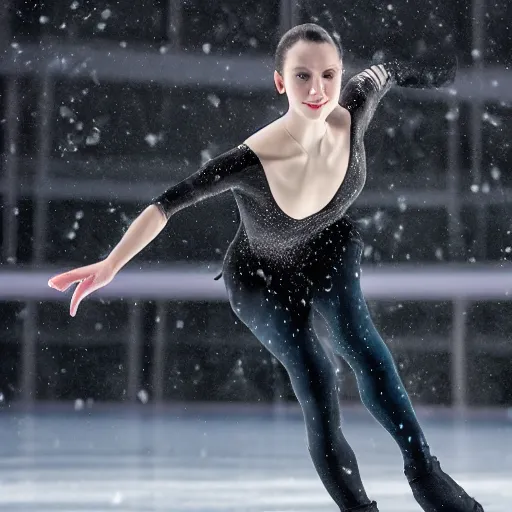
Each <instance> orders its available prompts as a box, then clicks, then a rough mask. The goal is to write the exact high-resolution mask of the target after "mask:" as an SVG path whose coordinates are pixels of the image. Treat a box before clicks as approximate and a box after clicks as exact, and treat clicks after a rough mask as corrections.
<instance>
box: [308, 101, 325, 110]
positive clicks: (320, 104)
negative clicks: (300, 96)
mask: <svg viewBox="0 0 512 512" xmlns="http://www.w3.org/2000/svg"><path fill="white" fill-rule="evenodd" d="M326 103H327V101H324V102H323V103H304V105H307V106H308V107H309V108H312V109H313V110H318V109H319V108H322V107H323V106H324V105H325V104H326Z"/></svg>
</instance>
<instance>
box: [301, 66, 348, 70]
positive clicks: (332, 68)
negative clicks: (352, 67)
mask: <svg viewBox="0 0 512 512" xmlns="http://www.w3.org/2000/svg"><path fill="white" fill-rule="evenodd" d="M299 69H308V68H307V67H306V66H297V67H295V68H293V70H292V71H297V70H299ZM338 69H339V67H338V66H332V67H330V68H327V69H326V70H325V71H337V70H338ZM308 71H309V70H308Z"/></svg>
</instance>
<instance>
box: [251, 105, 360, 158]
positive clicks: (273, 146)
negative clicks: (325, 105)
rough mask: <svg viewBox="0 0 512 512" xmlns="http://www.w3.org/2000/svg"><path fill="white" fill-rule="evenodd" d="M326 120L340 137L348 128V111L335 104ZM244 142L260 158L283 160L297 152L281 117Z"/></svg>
mask: <svg viewBox="0 0 512 512" xmlns="http://www.w3.org/2000/svg"><path fill="white" fill-rule="evenodd" d="M326 122H327V124H328V126H329V128H330V130H331V132H332V134H333V135H334V139H337V138H338V137H340V138H341V139H342V138H343V136H344V135H345V134H347V133H348V132H349V129H350V123H351V116H350V112H349V111H348V110H347V109H346V108H344V107H342V106H341V105H337V106H336V107H335V108H334V109H333V111H332V112H331V113H330V114H329V115H328V116H327V119H326ZM244 144H245V145H246V146H248V147H249V148H250V149H252V151H254V153H256V154H257V155H258V156H259V158H260V159H261V160H283V159H287V158H293V157H296V156H297V154H298V151H297V145H296V144H295V143H294V142H293V140H292V139H291V138H290V136H289V135H288V134H287V133H286V130H285V129H284V128H283V118H282V117H280V118H278V119H276V120H275V121H273V122H271V123H270V124H268V125H266V126H264V127H263V128H261V129H260V130H258V131H257V132H255V133H253V134H252V135H250V136H249V137H248V138H247V139H246V140H245V141H244ZM299 153H300V152H299Z"/></svg>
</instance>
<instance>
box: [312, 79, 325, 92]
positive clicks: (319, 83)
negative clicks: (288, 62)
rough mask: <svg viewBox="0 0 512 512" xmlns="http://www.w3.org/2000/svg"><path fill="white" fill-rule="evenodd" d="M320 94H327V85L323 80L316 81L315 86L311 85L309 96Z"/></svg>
mask: <svg viewBox="0 0 512 512" xmlns="http://www.w3.org/2000/svg"><path fill="white" fill-rule="evenodd" d="M318 92H320V93H322V94H323V93H324V92H325V83H324V82H323V81H322V80H321V79H318V80H314V81H313V84H312V85H311V89H309V94H310V95H311V96H313V95H314V94H317V93H318Z"/></svg>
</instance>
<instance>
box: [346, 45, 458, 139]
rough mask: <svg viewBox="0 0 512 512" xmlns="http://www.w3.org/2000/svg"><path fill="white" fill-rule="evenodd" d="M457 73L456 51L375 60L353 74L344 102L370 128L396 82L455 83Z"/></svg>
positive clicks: (361, 125) (420, 84) (424, 85)
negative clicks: (407, 58)
mask: <svg viewBox="0 0 512 512" xmlns="http://www.w3.org/2000/svg"><path fill="white" fill-rule="evenodd" d="M456 73H457V58H456V56H455V55H439V54H435V55H434V54H428V55H425V56H423V57H422V58H418V59H415V60H414V61H399V60H398V59H393V60H390V61H388V62H385V63H383V64H375V65H373V66H372V67H370V68H367V69H365V70H364V71H362V72H361V73H358V74H357V75H355V76H354V77H352V78H351V79H350V80H349V81H348V82H347V85H346V86H345V87H344V88H343V91H342V93H341V96H340V105H341V106H343V107H345V108H346V109H347V110H349V111H350V113H351V114H352V117H353V119H354V120H355V121H356V123H357V125H358V127H359V128H360V129H361V130H363V133H364V132H365V131H366V129H367V127H368V125H369V123H370V121H371V119H372V118H373V115H374V113H375V110H376V108H377V105H378V104H379V102H380V100H381V99H382V98H383V97H384V96H385V94H386V93H387V92H388V91H389V89H390V88H391V87H392V86H393V85H398V86H399V87H414V88H422V89H423V88H435V87H445V86H447V85H449V84H451V83H452V82H453V81H454V79H455V75H456Z"/></svg>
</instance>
